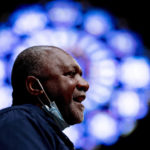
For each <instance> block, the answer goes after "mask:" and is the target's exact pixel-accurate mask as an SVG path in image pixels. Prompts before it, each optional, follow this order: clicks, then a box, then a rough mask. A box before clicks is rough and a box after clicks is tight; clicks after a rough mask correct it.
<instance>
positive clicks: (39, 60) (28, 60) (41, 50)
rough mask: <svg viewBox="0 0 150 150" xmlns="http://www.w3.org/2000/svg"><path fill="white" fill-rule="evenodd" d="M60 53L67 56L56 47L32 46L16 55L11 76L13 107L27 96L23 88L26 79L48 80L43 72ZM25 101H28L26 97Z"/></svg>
mask: <svg viewBox="0 0 150 150" xmlns="http://www.w3.org/2000/svg"><path fill="white" fill-rule="evenodd" d="M60 53H63V54H65V55H68V54H67V53H66V52H65V51H63V50H62V49H60V48H58V47H54V46H33V47H30V48H28V49H25V50H24V51H22V52H21V53H20V54H19V55H18V57H17V58H16V60H15V63H14V66H13V69H12V76H11V83H12V87H13V94H12V95H13V105H17V104H20V103H24V102H23V101H21V100H20V99H22V96H28V94H27V93H26V88H25V79H26V77H27V76H29V75H30V76H31V75H32V76H35V77H37V78H39V79H43V80H44V79H46V78H48V74H47V73H46V72H45V70H46V68H47V69H48V67H51V66H50V64H51V63H52V62H53V61H54V60H55V59H54V58H56V57H57V54H60ZM48 62H49V63H48ZM26 99H28V97H27V98H26ZM30 103H31V101H30Z"/></svg>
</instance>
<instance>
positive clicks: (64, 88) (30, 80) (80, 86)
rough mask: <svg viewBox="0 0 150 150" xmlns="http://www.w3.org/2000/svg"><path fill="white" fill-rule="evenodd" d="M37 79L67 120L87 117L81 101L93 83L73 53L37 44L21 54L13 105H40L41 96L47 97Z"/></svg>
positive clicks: (14, 75) (14, 78)
mask: <svg viewBox="0 0 150 150" xmlns="http://www.w3.org/2000/svg"><path fill="white" fill-rule="evenodd" d="M36 78H37V79H39V81H40V82H41V84H42V86H43V88H44V90H45V92H46V93H47V95H48V97H49V98H50V100H51V101H55V103H56V104H57V106H58V108H59V110H60V112H61V114H62V116H63V117H64V119H65V121H66V122H67V123H69V124H75V123H80V122H81V121H82V120H83V110H84V107H83V105H82V104H81V102H82V101H83V100H84V99H85V93H86V91H87V90H88V88H89V85H88V83H87V82H86V81H85V80H84V79H83V78H82V71H81V68H80V67H79V65H78V64H77V62H76V61H75V60H74V59H73V58H72V57H71V56H70V55H69V54H67V53H66V52H65V51H63V50H61V49H59V48H57V47H52V46H34V47H31V48H28V49H27V50H25V51H23V52H22V53H21V54H19V56H18V57H17V59H16V61H15V63H14V67H13V71H12V86H13V105H20V104H24V103H29V104H35V105H39V104H40V103H39V101H38V99H37V96H40V97H41V98H42V97H44V96H42V95H43V92H42V90H41V88H40V87H39V85H38V83H37V80H36ZM43 99H44V98H43Z"/></svg>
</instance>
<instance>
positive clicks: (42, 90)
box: [35, 78, 52, 107]
mask: <svg viewBox="0 0 150 150" xmlns="http://www.w3.org/2000/svg"><path fill="white" fill-rule="evenodd" d="M35 80H36V81H37V82H38V84H39V86H40V88H41V90H42V91H43V93H44V95H45V97H46V99H47V100H48V102H49V104H50V105H49V106H50V107H51V106H52V102H51V100H50V99H49V97H48V96H47V94H46V92H45V90H44V88H43V86H42V84H41V82H40V81H39V79H37V78H35ZM37 98H38V100H39V101H40V102H41V104H42V105H43V106H44V105H45V104H44V103H43V101H42V100H41V98H40V97H39V96H37Z"/></svg>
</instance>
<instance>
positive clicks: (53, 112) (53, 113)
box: [36, 79, 69, 130]
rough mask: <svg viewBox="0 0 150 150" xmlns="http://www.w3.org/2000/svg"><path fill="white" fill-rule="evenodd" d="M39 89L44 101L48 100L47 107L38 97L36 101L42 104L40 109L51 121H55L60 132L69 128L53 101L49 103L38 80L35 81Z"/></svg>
mask: <svg viewBox="0 0 150 150" xmlns="http://www.w3.org/2000/svg"><path fill="white" fill-rule="evenodd" d="M36 80H37V82H38V84H39V86H40V88H41V89H42V90H43V94H44V95H45V97H46V99H47V100H48V102H49V106H48V105H45V104H44V103H43V101H42V100H41V98H40V97H39V96H38V99H39V101H40V102H41V104H42V109H43V110H44V111H45V112H46V113H47V114H48V115H49V116H50V117H53V119H54V120H55V122H56V124H57V125H58V126H59V128H60V129H61V130H64V129H65V128H66V127H69V124H67V123H66V122H65V120H64V119H63V117H62V115H61V113H60V111H59V109H58V107H57V105H56V103H55V102H54V101H53V102H52V101H51V100H50V99H49V97H48V95H47V94H46V92H45V90H44V88H43V86H42V84H41V83H40V81H39V80H38V79H36Z"/></svg>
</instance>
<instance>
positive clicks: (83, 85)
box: [77, 76, 89, 92]
mask: <svg viewBox="0 0 150 150" xmlns="http://www.w3.org/2000/svg"><path fill="white" fill-rule="evenodd" d="M77 89H78V90H80V91H85V92H86V91H87V90H88V89H89V83H88V82H87V81H86V80H85V79H84V78H83V77H81V76H80V77H79V80H78V84H77Z"/></svg>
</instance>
